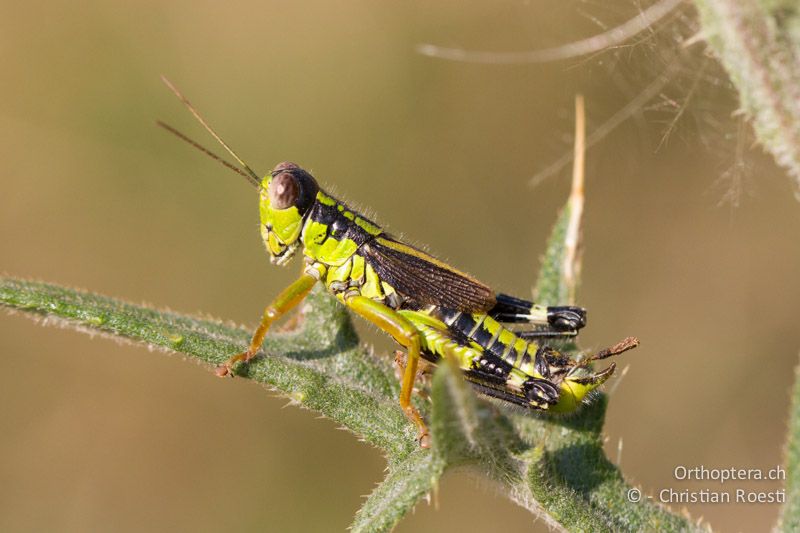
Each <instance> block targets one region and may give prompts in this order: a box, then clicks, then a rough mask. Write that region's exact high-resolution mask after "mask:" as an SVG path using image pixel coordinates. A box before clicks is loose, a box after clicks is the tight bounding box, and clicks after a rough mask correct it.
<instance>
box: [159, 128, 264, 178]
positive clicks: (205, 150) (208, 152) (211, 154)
mask: <svg viewBox="0 0 800 533" xmlns="http://www.w3.org/2000/svg"><path fill="white" fill-rule="evenodd" d="M156 125H158V126H160V127H162V128H164V129H165V130H167V131H168V132H170V133H171V134H173V135H174V136H176V137H177V138H179V139H181V140H182V141H185V142H187V143H189V144H190V145H192V146H194V147H195V148H197V149H198V150H200V151H201V152H203V153H204V154H206V155H207V156H209V157H210V158H211V159H213V160H215V161H218V162H219V163H222V164H223V165H224V166H226V167H227V168H229V169H231V170H233V171H234V172H236V173H237V174H239V175H240V176H244V177H245V179H246V180H247V181H249V182H250V183H252V184H253V185H255V186H256V187H258V186H259V181H258V180H257V179H254V178H253V176H251V175H250V174H248V173H247V172H245V171H244V170H242V169H240V168H239V167H237V166H236V165H234V164H233V163H229V162H227V161H225V160H224V159H222V158H221V157H220V156H218V155H217V154H215V153H214V152H212V151H211V150H209V149H208V148H206V147H204V146H202V145H201V144H200V143H198V142H195V141H193V140H192V139H190V138H189V137H187V136H186V135H184V134H183V133H181V132H179V131H178V130H176V129H175V128H173V127H172V126H170V125H169V124H166V123H164V122H161V121H160V120H156Z"/></svg>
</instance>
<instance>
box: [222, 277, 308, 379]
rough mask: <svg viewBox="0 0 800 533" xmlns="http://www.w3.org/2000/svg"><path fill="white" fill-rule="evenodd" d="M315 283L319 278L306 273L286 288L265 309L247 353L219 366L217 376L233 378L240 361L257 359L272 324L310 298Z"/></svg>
mask: <svg viewBox="0 0 800 533" xmlns="http://www.w3.org/2000/svg"><path fill="white" fill-rule="evenodd" d="M315 283H317V278H315V277H314V276H312V275H310V274H308V273H304V274H303V275H302V276H300V278H299V279H298V280H297V281H295V282H294V283H292V284H291V285H289V286H288V287H286V288H285V289H284V290H283V292H281V293H280V294H279V295H278V297H277V298H275V300H273V302H272V303H271V304H269V305H268V306H267V307H266V309H264V314H263V316H262V317H261V324H259V325H258V328H257V329H256V331H255V333H253V339H252V340H251V341H250V347H249V348H248V349H247V351H246V352H242V353H240V354H237V355H234V356H233V357H231V358H230V359H228V360H227V361H225V363H223V364H222V365H220V366H218V367H217V375H218V376H220V377H225V376H233V366H234V365H235V364H236V363H238V362H239V361H242V362H244V363H246V362H248V361H249V360H250V359H252V358H253V357H255V356H256V354H257V353H258V350H260V349H261V344H262V343H263V342H264V337H266V336H267V331H269V327H270V326H271V325H272V323H273V322H275V321H276V320H278V319H279V318H280V317H282V316H283V315H285V314H286V313H287V312H289V311H290V310H291V309H292V308H293V307H295V306H296V305H297V304H299V303H300V302H302V301H303V299H305V297H306V296H308V293H309V292H311V289H312V288H313V287H314V284H315Z"/></svg>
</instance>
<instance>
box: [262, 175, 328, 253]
mask: <svg viewBox="0 0 800 533" xmlns="http://www.w3.org/2000/svg"><path fill="white" fill-rule="evenodd" d="M318 191H319V185H317V182H316V180H315V179H314V177H313V176H312V175H311V174H309V173H308V172H306V171H305V170H303V169H302V168H300V167H299V166H297V165H296V164H294V163H289V162H284V163H280V164H279V165H278V166H276V167H275V169H274V170H273V171H272V172H270V173H269V174H268V175H267V176H265V177H264V179H263V180H261V187H260V191H259V212H260V214H261V236H262V238H263V239H264V243H265V244H266V246H267V250H268V251H269V254H270V256H271V260H272V262H273V263H277V264H283V263H285V262H286V261H288V260H289V259H290V258H291V257H292V255H293V254H294V252H295V250H297V247H298V246H299V245H300V244H301V242H300V235H301V232H302V230H303V220H304V219H305V216H306V214H307V213H308V212H309V210H310V209H311V207H312V206H313V205H314V202H315V200H316V197H317V192H318Z"/></svg>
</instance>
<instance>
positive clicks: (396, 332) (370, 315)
mask: <svg viewBox="0 0 800 533" xmlns="http://www.w3.org/2000/svg"><path fill="white" fill-rule="evenodd" d="M345 303H346V304H347V307H349V308H350V309H352V310H353V311H355V312H356V313H358V314H359V315H361V316H362V317H364V318H365V319H367V320H369V321H370V322H372V323H373V324H375V325H376V326H378V327H379V328H380V329H381V330H383V331H385V332H386V333H388V334H389V335H391V336H392V337H394V338H395V340H397V342H399V343H400V344H402V345H403V346H404V347H405V348H406V350H407V351H408V357H407V359H406V365H405V371H404V372H403V379H402V383H401V386H400V407H401V408H402V409H403V412H404V413H405V415H406V417H407V418H408V419H409V420H410V421H411V422H413V423H414V425H415V426H417V430H418V431H419V433H418V436H417V440H418V441H419V443H420V446H422V447H423V448H427V447H429V446H430V443H429V440H430V439H429V435H428V428H427V427H426V426H425V422H423V421H422V417H421V416H420V414H419V411H417V410H416V409H415V408H414V406H413V405H411V392H412V391H413V390H414V379H415V378H416V375H417V363H418V362H419V357H420V354H419V352H420V338H419V332H418V331H417V328H415V327H414V325H413V324H412V323H411V322H409V320H408V319H407V318H405V317H404V316H402V315H401V314H399V313H398V312H397V311H395V310H394V309H392V308H391V307H388V306H386V305H384V304H382V303H380V302H376V301H375V300H370V299H369V298H367V297H365V296H360V295H355V296H350V297H349V298H347V299H346V300H345Z"/></svg>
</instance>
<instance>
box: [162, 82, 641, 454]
mask: <svg viewBox="0 0 800 533" xmlns="http://www.w3.org/2000/svg"><path fill="white" fill-rule="evenodd" d="M163 81H164V83H165V84H166V85H167V86H168V87H169V88H170V90H172V92H173V93H175V95H176V96H177V97H178V98H179V99H180V100H181V101H182V102H183V103H184V105H185V106H186V107H187V108H188V109H189V111H190V112H191V113H192V114H193V115H194V117H195V118H196V119H197V120H198V121H199V122H200V124H202V125H203V127H204V128H205V129H206V130H207V131H208V132H209V133H210V134H211V135H212V136H213V137H214V138H215V139H216V140H217V142H219V143H220V145H221V146H222V147H223V148H224V149H225V150H226V151H227V152H228V153H229V154H230V155H231V156H232V157H233V158H234V159H235V160H236V161H237V162H238V163H239V165H240V166H241V168H239V167H237V166H235V165H233V164H231V163H229V162H227V161H225V160H223V159H222V158H220V157H218V156H217V155H216V154H214V153H212V152H211V151H209V150H207V149H205V148H204V147H202V146H200V145H199V144H197V143H196V142H194V141H192V140H191V139H189V138H188V137H186V136H185V135H183V134H182V133H180V132H179V131H177V130H175V129H174V128H172V127H171V126H168V125H167V124H164V123H163V122H158V125H159V126H161V127H163V128H165V129H166V130H168V131H169V132H171V133H173V134H175V135H176V136H178V137H179V138H181V139H182V140H184V141H186V142H188V143H190V144H191V145H193V146H195V147H196V148H198V149H199V150H201V151H203V152H204V153H206V154H207V155H209V156H210V157H212V158H214V159H216V160H217V161H219V162H221V163H222V164H223V165H225V166H227V167H228V168H230V169H231V170H233V171H235V172H237V173H239V174H241V175H242V176H244V177H245V178H246V179H247V180H248V181H249V182H250V183H251V184H252V185H253V186H254V187H256V189H258V193H259V211H260V221H261V224H260V228H261V236H262V238H263V240H264V243H265V245H266V248H267V251H268V252H269V255H270V259H271V261H272V262H273V263H275V264H278V265H283V264H285V263H287V262H288V261H289V260H290V259H291V258H292V257H293V256H294V255H295V254H296V252H297V251H298V250H301V249H302V252H303V259H304V267H303V271H302V273H301V275H300V277H299V278H298V279H297V280H296V281H295V282H294V283H292V284H291V285H289V286H288V287H287V288H286V289H284V290H283V292H281V293H280V294H279V295H278V296H277V297H276V298H275V299H274V300H273V301H272V303H270V304H269V305H268V306H267V307H266V309H265V310H264V313H263V315H262V317H261V322H260V324H259V326H258V328H257V329H256V330H255V333H254V334H253V337H252V340H251V342H250V345H249V347H248V348H247V350H245V351H244V352H242V353H239V354H237V355H234V356H233V357H231V358H230V359H228V360H227V361H226V362H225V363H224V364H222V365H220V366H219V367H218V368H217V371H216V373H217V375H219V376H221V377H223V376H233V374H234V367H235V366H236V365H237V364H239V363H245V364H246V363H248V362H249V361H250V360H252V359H253V358H254V357H255V356H256V354H257V353H258V352H259V350H260V349H261V344H262V343H263V341H264V338H265V336H266V334H267V332H268V331H269V329H270V326H272V324H273V323H274V322H275V321H276V320H278V319H280V318H281V317H282V316H284V315H285V314H286V313H287V312H289V311H290V310H291V309H292V308H294V307H295V306H297V305H298V304H299V303H300V302H301V301H303V299H304V298H305V297H306V296H307V295H308V294H309V292H310V291H311V289H312V288H313V287H314V285H316V284H317V283H322V284H324V286H325V288H326V289H327V290H328V292H330V293H331V294H332V295H334V296H335V297H336V298H337V299H338V300H339V301H340V302H341V303H342V304H344V305H345V306H347V307H348V308H349V309H350V310H352V311H353V312H355V313H356V314H357V315H360V316H361V317H363V318H364V319H366V320H367V321H369V322H371V323H372V324H374V325H375V326H377V327H378V328H379V329H381V330H382V331H384V332H386V333H388V334H389V335H390V336H391V337H393V338H394V339H395V340H396V341H397V342H398V343H399V344H400V345H401V346H402V347H403V348H405V350H406V358H405V364H402V363H398V364H399V365H401V369H402V378H401V387H400V398H399V403H400V407H401V408H402V410H403V412H404V413H405V415H406V417H407V418H408V419H409V420H410V421H411V422H412V423H413V424H414V425H415V426H416V428H417V431H418V437H417V438H418V441H419V443H420V445H421V446H423V447H427V446H428V445H429V443H428V441H429V436H428V430H427V427H426V425H425V422H424V421H423V419H422V417H421V416H420V414H419V412H418V411H417V409H416V408H415V407H414V406H413V405H412V403H411V394H412V391H413V388H414V382H415V379H416V376H417V367H418V363H419V360H420V358H422V359H424V360H426V361H428V362H431V363H434V364H435V363H437V362H438V361H441V360H445V359H447V360H452V361H454V362H455V364H456V365H458V367H459V368H460V369H462V371H463V374H464V377H465V379H466V380H467V381H468V382H469V383H470V384H471V385H472V386H473V387H474V388H475V389H476V390H477V391H478V392H480V393H482V394H485V395H487V396H491V397H494V398H499V399H500V400H504V401H506V402H510V403H512V404H516V405H519V406H522V407H526V408H529V409H533V410H539V411H547V412H556V413H565V412H570V411H574V410H575V409H577V408H578V407H579V406H580V405H581V403H582V402H583V401H584V399H585V398H586V397H587V395H589V393H590V392H591V391H593V390H595V389H597V388H598V387H599V386H600V385H602V384H603V383H604V382H605V381H606V380H607V379H608V378H609V377H610V376H611V375H612V374H613V373H614V369H615V364H614V363H612V364H611V365H610V366H608V367H606V368H605V369H603V370H601V371H598V372H592V371H590V370H589V368H588V365H589V363H591V362H592V361H596V360H599V359H605V358H606V357H610V356H613V355H617V354H620V353H622V352H624V351H626V350H629V349H631V348H633V347H635V346H637V345H638V340H636V339H635V338H633V337H629V338H626V339H624V340H623V341H621V342H619V343H617V344H616V345H614V346H612V347H610V348H606V349H604V350H601V351H599V352H597V353H596V354H594V355H591V356H589V357H586V358H584V359H583V360H580V361H578V360H576V359H573V358H571V357H569V356H568V355H566V354H563V353H561V352H559V351H558V350H557V349H556V348H554V347H553V346H552V345H550V344H548V343H547V342H546V341H547V339H549V338H558V337H571V336H575V335H577V333H578V330H579V329H581V328H582V327H584V326H585V325H586V311H585V310H584V309H583V308H581V307H575V306H549V307H548V306H542V305H537V304H534V303H533V302H531V301H528V300H526V299H522V298H516V297H513V296H510V295H507V294H500V293H496V292H495V291H493V290H492V289H491V288H489V287H488V286H487V285H485V284H483V283H481V282H480V281H478V280H476V279H475V278H473V277H472V276H470V275H468V274H465V273H464V272H461V271H459V270H457V269H455V268H453V267H452V266H450V265H448V264H447V263H445V262H443V261H440V260H438V259H436V258H435V257H433V256H432V255H430V254H428V253H427V252H424V251H422V250H420V249H419V248H416V247H413V246H410V245H409V244H406V243H404V242H402V241H401V240H399V239H397V238H395V237H393V236H392V235H391V234H389V233H387V232H386V231H384V230H383V228H381V227H380V226H378V225H377V224H375V223H374V222H372V221H371V220H369V219H368V218H366V217H365V216H363V215H361V214H360V213H358V212H357V211H356V210H354V209H352V208H350V207H349V206H348V205H347V204H345V203H344V202H342V201H340V200H337V199H336V198H334V197H333V196H331V195H330V194H328V193H326V192H325V191H324V190H323V189H322V188H321V187H320V186H319V184H318V183H317V180H316V179H315V178H314V177H313V176H312V175H311V174H309V173H308V172H307V171H305V170H303V169H302V168H301V167H300V166H298V165H296V164H295V163H290V162H284V163H280V164H278V165H277V166H276V167H275V168H274V169H273V170H272V171H271V172H270V173H269V174H267V175H266V176H264V177H259V175H258V174H257V173H256V172H254V171H253V170H252V169H251V168H250V167H249V166H248V165H247V164H246V163H245V162H244V161H243V160H242V159H241V158H240V157H239V156H238V155H236V153H235V152H234V151H233V150H232V149H231V148H229V147H228V145H227V144H226V143H225V142H224V141H223V140H222V139H221V138H220V137H219V135H217V134H216V133H215V131H214V130H213V129H212V128H211V127H210V126H209V125H208V124H207V123H206V121H205V120H204V119H203V117H202V116H201V115H200V114H199V113H198V112H197V111H196V110H195V108H194V107H193V106H192V105H191V103H190V102H189V101H188V100H187V99H186V97H185V96H183V94H181V93H180V92H179V91H178V90H177V89H176V88H175V87H174V86H173V85H172V84H171V83H170V82H169V81H168V80H167V79H166V78H163ZM511 324H514V325H516V327H517V329H511V327H512V326H510V325H511ZM520 324H521V325H522V326H523V328H525V327H526V326H527V329H522V330H520V329H519V325H520Z"/></svg>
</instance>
